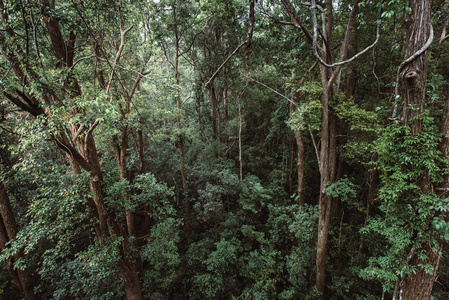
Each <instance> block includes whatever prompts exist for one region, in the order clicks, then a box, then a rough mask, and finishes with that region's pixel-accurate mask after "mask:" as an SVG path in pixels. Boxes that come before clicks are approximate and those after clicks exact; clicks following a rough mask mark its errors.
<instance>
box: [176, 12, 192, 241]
mask: <svg viewBox="0 0 449 300" xmlns="http://www.w3.org/2000/svg"><path fill="white" fill-rule="evenodd" d="M173 20H174V29H173V30H174V33H175V83H176V86H177V90H176V98H177V103H176V106H177V109H178V118H177V125H178V130H179V131H181V129H182V124H181V115H182V110H181V105H182V104H181V98H180V97H181V91H180V89H179V88H180V87H179V78H180V73H179V52H180V49H179V41H180V37H179V33H178V18H177V11H176V5H173ZM179 155H180V160H181V178H182V190H183V193H184V205H185V210H186V212H185V214H186V215H185V222H186V232H187V236H188V237H190V235H191V232H192V229H191V220H190V199H189V196H188V194H187V176H186V171H185V153H184V140H183V137H182V134H181V137H180V139H179Z"/></svg>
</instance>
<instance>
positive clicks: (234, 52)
mask: <svg viewBox="0 0 449 300" xmlns="http://www.w3.org/2000/svg"><path fill="white" fill-rule="evenodd" d="M246 42H247V41H244V42H243V43H241V44H240V45H239V46H238V47H237V48H235V50H234V51H232V53H231V54H230V55H229V56H228V57H227V58H226V59H225V60H224V61H223V63H222V64H221V65H220V66H219V67H218V69H217V70H216V71H215V73H214V74H213V75H212V76H211V78H209V80H208V81H207V82H206V84H205V85H204V86H205V87H207V86H208V85H209V84H210V83H211V82H212V81H213V80H214V79H215V77H217V75H218V73H220V71H221V69H223V67H224V66H225V65H226V63H227V62H228V60H230V59H231V57H233V56H234V55H235V54H236V53H237V52H238V51H239V50H240V48H242V47H243V46H244V45H246Z"/></svg>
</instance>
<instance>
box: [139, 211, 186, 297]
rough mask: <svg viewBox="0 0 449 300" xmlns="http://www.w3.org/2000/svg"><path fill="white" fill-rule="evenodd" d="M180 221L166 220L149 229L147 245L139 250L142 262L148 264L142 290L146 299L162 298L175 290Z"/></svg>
mask: <svg viewBox="0 0 449 300" xmlns="http://www.w3.org/2000/svg"><path fill="white" fill-rule="evenodd" d="M179 227H180V221H178V220H176V219H174V218H171V217H169V218H167V219H165V220H164V221H162V222H160V223H159V224H157V225H156V226H154V227H153V228H152V229H151V233H150V237H149V238H148V244H147V245H146V246H145V247H144V249H142V250H141V256H142V261H143V262H144V263H146V262H148V263H149V267H148V271H147V272H145V277H144V283H143V286H144V290H145V291H146V294H147V296H146V298H147V299H158V297H161V298H164V295H169V294H171V293H172V291H173V290H175V289H176V286H175V284H176V280H177V279H178V276H180V274H179V265H180V263H181V256H180V254H179V249H178V243H179V241H180V236H179Z"/></svg>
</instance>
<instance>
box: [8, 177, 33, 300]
mask: <svg viewBox="0 0 449 300" xmlns="http://www.w3.org/2000/svg"><path fill="white" fill-rule="evenodd" d="M0 216H1V220H0V247H1V250H2V251H3V250H5V249H6V247H8V246H7V243H8V242H11V241H13V240H15V239H16V236H17V233H18V231H19V230H18V227H17V223H16V219H15V217H14V214H13V212H12V209H11V202H10V200H9V196H8V194H7V191H6V187H5V186H4V184H3V182H2V181H0ZM21 257H23V252H22V251H19V253H17V254H15V255H13V257H12V258H9V259H7V260H6V262H5V263H6V269H7V271H8V273H9V274H10V275H11V277H12V279H13V281H14V283H15V284H16V286H17V287H18V288H19V289H20V290H21V291H22V293H23V294H24V296H25V298H26V299H29V300H34V299H39V297H38V296H37V294H36V293H35V292H34V284H35V283H34V280H33V276H32V275H31V274H30V273H29V272H28V271H27V270H26V269H25V270H22V269H16V268H14V261H17V260H18V259H20V258H21Z"/></svg>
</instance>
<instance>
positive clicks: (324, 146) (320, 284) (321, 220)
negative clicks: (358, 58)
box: [316, 66, 331, 297]
mask: <svg viewBox="0 0 449 300" xmlns="http://www.w3.org/2000/svg"><path fill="white" fill-rule="evenodd" d="M320 73H321V80H322V86H323V87H327V86H328V77H327V73H328V72H327V69H326V68H325V67H324V66H320ZM329 92H330V91H329V89H328V88H324V90H323V94H322V96H321V104H322V111H321V152H320V198H319V202H318V239H317V252H316V272H317V273H316V287H317V289H318V291H319V292H320V293H321V295H322V297H324V288H325V278H326V253H327V240H328V236H329V224H330V210H331V199H329V197H328V196H327V194H326V186H327V185H328V183H329V180H330V167H329V97H330V93H329Z"/></svg>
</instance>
